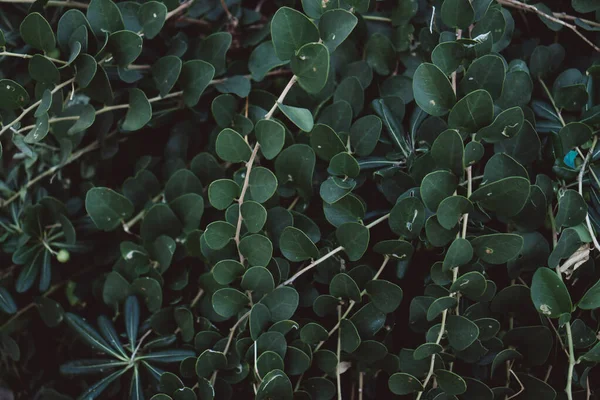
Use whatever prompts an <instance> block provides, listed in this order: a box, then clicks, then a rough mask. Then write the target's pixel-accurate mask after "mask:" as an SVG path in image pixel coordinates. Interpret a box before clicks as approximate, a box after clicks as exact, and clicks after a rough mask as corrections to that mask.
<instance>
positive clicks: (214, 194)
mask: <svg viewBox="0 0 600 400" xmlns="http://www.w3.org/2000/svg"><path fill="white" fill-rule="evenodd" d="M239 195H240V187H239V186H238V184H237V183H235V182H234V181H232V180H230V179H217V180H216V181H213V182H212V183H211V184H210V186H209V187H208V201H209V202H210V204H211V205H212V206H213V207H214V208H216V209H217V210H225V209H226V208H227V207H229V205H230V204H231V202H233V200H234V199H236V198H237V197H238V196H239Z"/></svg>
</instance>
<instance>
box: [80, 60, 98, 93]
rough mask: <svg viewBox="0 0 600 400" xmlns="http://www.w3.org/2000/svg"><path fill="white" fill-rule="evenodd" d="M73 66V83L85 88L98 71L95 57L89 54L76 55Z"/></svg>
mask: <svg viewBox="0 0 600 400" xmlns="http://www.w3.org/2000/svg"><path fill="white" fill-rule="evenodd" d="M75 66H76V67H77V72H76V74H75V83H77V84H78V85H79V86H80V87H82V88H87V87H88V86H89V85H90V84H91V83H92V80H93V79H94V77H95V76H96V72H97V71H98V63H97V62H96V59H95V58H94V57H92V56H90V55H89V54H81V55H79V57H77V60H76V62H75Z"/></svg>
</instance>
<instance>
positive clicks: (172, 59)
mask: <svg viewBox="0 0 600 400" xmlns="http://www.w3.org/2000/svg"><path fill="white" fill-rule="evenodd" d="M182 65H183V63H182V62H181V58H179V57H176V56H165V57H162V58H159V59H158V61H156V62H155V63H154V64H153V65H152V68H151V70H152V79H153V80H154V84H155V85H156V88H157V89H158V91H159V94H160V96H161V97H165V96H166V95H167V94H168V93H169V92H170V91H171V89H173V86H174V85H175V82H177V79H178V78H179V74H180V73H181V67H182Z"/></svg>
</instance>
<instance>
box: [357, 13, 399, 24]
mask: <svg viewBox="0 0 600 400" xmlns="http://www.w3.org/2000/svg"><path fill="white" fill-rule="evenodd" d="M362 18H363V19H364V20H365V21H377V22H390V23H391V22H392V19H391V18H387V17H378V16H376V15H363V16H362Z"/></svg>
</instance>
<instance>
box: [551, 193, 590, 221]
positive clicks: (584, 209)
mask: <svg viewBox="0 0 600 400" xmlns="http://www.w3.org/2000/svg"><path fill="white" fill-rule="evenodd" d="M587 215H588V206H587V204H586V202H585V200H584V199H583V197H581V195H580V194H579V193H578V192H576V191H575V190H572V189H568V190H565V192H564V193H563V195H562V197H560V199H559V200H558V213H557V214H556V226H557V227H559V228H560V227H563V226H566V227H571V226H577V225H579V224H581V223H583V222H585V217H586V216H587Z"/></svg>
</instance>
